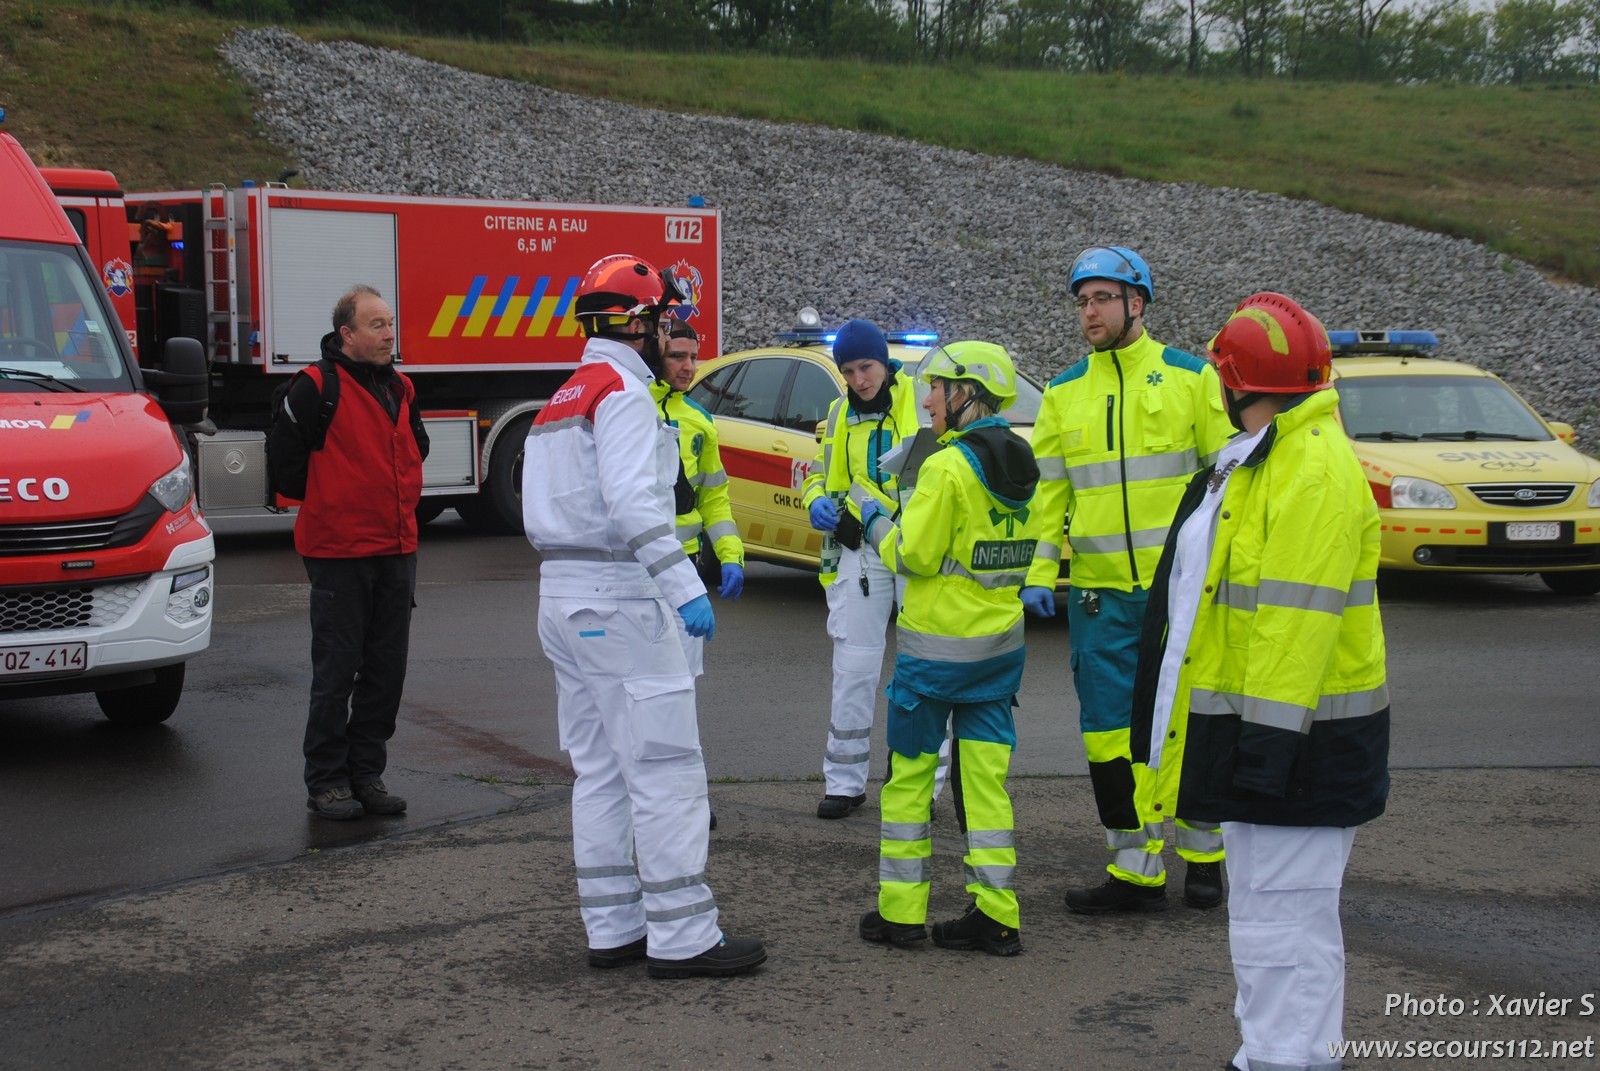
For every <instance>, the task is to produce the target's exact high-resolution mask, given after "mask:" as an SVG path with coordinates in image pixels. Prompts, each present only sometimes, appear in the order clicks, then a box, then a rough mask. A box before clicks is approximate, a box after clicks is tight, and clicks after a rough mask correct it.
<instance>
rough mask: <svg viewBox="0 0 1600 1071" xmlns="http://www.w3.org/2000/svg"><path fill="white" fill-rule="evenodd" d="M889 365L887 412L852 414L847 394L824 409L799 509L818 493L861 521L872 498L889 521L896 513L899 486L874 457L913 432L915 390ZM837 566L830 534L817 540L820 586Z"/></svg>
mask: <svg viewBox="0 0 1600 1071" xmlns="http://www.w3.org/2000/svg"><path fill="white" fill-rule="evenodd" d="M889 367H890V368H891V369H893V370H894V371H895V372H896V373H897V374H896V376H895V380H894V383H893V384H892V385H890V386H888V388H887V389H888V391H889V408H888V409H887V410H886V411H884V412H882V413H857V412H855V411H854V410H852V409H851V408H850V396H849V394H846V395H845V396H844V397H843V398H840V399H839V400H838V401H836V402H834V403H833V405H832V406H830V407H829V409H828V426H827V430H826V431H825V432H824V433H823V436H822V442H821V443H819V444H818V446H817V456H816V457H815V458H814V459H813V460H812V462H811V470H810V471H809V472H808V473H806V479H805V483H804V484H803V485H802V491H801V505H802V506H803V507H804V508H805V509H807V510H809V509H810V508H811V504H812V503H813V502H815V501H816V500H817V499H818V498H821V497H822V496H823V495H828V496H829V497H830V498H832V499H833V500H834V501H835V503H839V504H840V505H839V511H840V513H843V512H844V511H845V510H849V512H850V513H851V514H853V515H854V516H855V518H856V520H858V521H859V520H860V519H861V505H862V503H863V502H866V501H870V500H873V499H876V500H877V502H878V504H879V505H880V506H881V507H882V508H883V511H884V512H885V513H887V514H889V515H890V516H891V517H893V516H894V515H895V514H896V513H897V512H898V511H899V509H900V491H899V483H898V481H896V480H895V478H894V477H893V476H890V475H889V474H888V473H886V472H882V471H880V470H879V468H878V459H879V458H881V457H882V456H883V455H884V454H886V453H888V452H889V451H890V450H892V449H893V448H894V446H895V444H896V443H898V442H899V441H900V440H901V439H903V438H905V437H906V436H908V435H915V434H916V433H917V387H916V381H915V380H914V379H912V378H911V377H910V376H909V375H900V374H898V373H899V372H900V362H898V361H891V362H890V364H889ZM838 562H839V548H838V544H837V543H835V542H834V540H833V537H832V535H831V534H830V533H823V537H822V565H821V571H820V572H821V575H820V579H821V580H822V586H823V587H827V586H828V585H829V584H831V583H833V578H834V576H835V575H836V573H837V566H838Z"/></svg>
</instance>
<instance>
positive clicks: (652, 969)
mask: <svg viewBox="0 0 1600 1071" xmlns="http://www.w3.org/2000/svg"><path fill="white" fill-rule="evenodd" d="M766 961H767V950H766V949H765V948H764V947H762V945H761V941H760V940H759V939H758V938H755V937H728V936H724V937H723V938H722V940H720V941H718V942H717V943H716V944H714V945H712V946H711V947H710V948H708V949H706V950H705V951H704V952H702V953H700V954H699V955H698V956H691V957H689V958H688V959H656V957H654V956H650V957H649V959H648V961H647V962H646V963H645V972H646V973H647V974H649V975H650V977H652V978H694V977H698V976H705V975H710V976H719V975H729V974H744V973H745V972H746V971H752V970H755V969H756V968H757V967H759V966H761V964H763V963H765V962H766Z"/></svg>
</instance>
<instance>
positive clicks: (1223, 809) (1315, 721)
mask: <svg viewBox="0 0 1600 1071" xmlns="http://www.w3.org/2000/svg"><path fill="white" fill-rule="evenodd" d="M1337 405H1338V397H1337V395H1336V393H1335V392H1334V391H1333V390H1325V391H1319V392H1317V393H1316V394H1313V395H1311V396H1309V397H1308V398H1306V399H1305V400H1304V401H1302V402H1301V403H1299V404H1298V405H1296V406H1294V407H1293V408H1290V409H1287V410H1284V411H1283V412H1282V413H1280V414H1278V416H1277V417H1276V419H1275V420H1274V422H1273V427H1272V428H1271V429H1270V430H1269V431H1268V433H1267V434H1266V436H1264V437H1263V438H1262V441H1261V443H1260V444H1259V445H1258V446H1257V447H1256V449H1255V450H1254V451H1253V452H1252V454H1251V456H1250V457H1249V458H1248V459H1247V460H1246V461H1245V462H1244V463H1243V464H1241V465H1240V466H1239V467H1238V468H1237V469H1235V470H1234V471H1233V473H1232V475H1231V476H1230V478H1229V480H1228V484H1227V487H1226V488H1225V489H1224V491H1223V497H1222V504H1221V506H1220V508H1219V511H1218V513H1217V533H1216V541H1215V544H1214V546H1213V550H1212V554H1211V560H1210V562H1209V563H1208V565H1207V567H1206V572H1205V578H1204V581H1203V593H1202V595H1201V599H1200V609H1199V613H1198V615H1197V616H1196V618H1195V624H1194V632H1193V633H1192V635H1191V636H1190V639H1189V645H1188V648H1187V651H1186V657H1185V658H1184V666H1183V669H1182V672H1181V674H1180V676H1179V680H1178V690H1177V694H1176V697H1175V699H1174V703H1173V706H1174V711H1173V714H1174V719H1173V720H1174V723H1175V724H1178V723H1181V721H1180V719H1181V716H1182V715H1183V714H1188V725H1187V731H1186V736H1187V741H1186V743H1185V745H1184V749H1185V750H1184V754H1183V768H1182V775H1181V783H1180V787H1179V796H1178V810H1179V813H1180V814H1182V815H1184V817H1185V818H1188V819H1190V820H1202V821H1213V822H1220V821H1243V822H1256V823H1261V824H1267V825H1307V826H1310V825H1339V826H1343V825H1355V824H1358V823H1360V822H1365V821H1367V820H1369V819H1371V818H1373V817H1376V816H1377V815H1378V814H1381V813H1382V811H1383V807H1384V800H1385V798H1386V796H1387V793H1388V783H1389V778H1388V765H1387V759H1388V725H1389V722H1388V717H1389V713H1388V707H1389V693H1388V686H1387V683H1386V672H1385V664H1384V662H1385V650H1384V640H1383V622H1382V618H1381V615H1380V614H1379V612H1378V600H1377V575H1378V552H1379V520H1378V510H1377V506H1376V504H1375V503H1374V502H1373V499H1372V493H1371V491H1370V490H1369V489H1368V486H1367V481H1366V477H1365V475H1364V474H1363V472H1362V470H1361V465H1360V462H1358V461H1357V460H1356V457H1355V453H1354V451H1353V450H1352V449H1351V447H1350V443H1349V440H1348V439H1347V438H1346V437H1345V435H1344V431H1343V429H1342V428H1341V427H1340V426H1339V424H1338V421H1337V420H1336V419H1335V417H1334V410H1335V407H1336V406H1337ZM1208 475H1209V473H1207V472H1202V473H1201V474H1199V475H1198V476H1196V477H1195V479H1194V481H1193V483H1192V484H1191V486H1190V488H1189V491H1188V492H1187V493H1186V494H1185V496H1184V500H1183V503H1182V507H1181V508H1180V511H1179V514H1178V516H1177V517H1176V518H1175V519H1174V521H1173V530H1174V532H1176V531H1177V529H1178V528H1179V527H1181V525H1182V523H1183V520H1184V518H1186V517H1187V516H1188V514H1189V513H1190V512H1192V511H1193V509H1194V507H1195V505H1197V504H1198V502H1199V501H1200V499H1201V498H1202V497H1203V495H1204V487H1205V480H1206V477H1207V476H1208ZM1175 542H1176V539H1175V538H1174V540H1173V541H1172V543H1169V548H1168V553H1167V554H1165V555H1164V556H1163V558H1162V561H1161V568H1160V570H1159V571H1158V573H1157V576H1156V585H1155V588H1154V589H1153V590H1152V591H1151V596H1150V608H1149V611H1148V613H1147V614H1146V617H1145V625H1144V631H1143V635H1142V637H1141V642H1140V650H1139V671H1138V677H1137V680H1136V681H1135V690H1134V708H1133V731H1132V745H1133V756H1134V759H1135V760H1136V761H1146V760H1147V759H1148V757H1149V754H1150V747H1151V741H1150V739H1149V736H1150V726H1151V722H1152V720H1153V719H1152V713H1153V710H1152V705H1153V703H1154V699H1155V693H1156V681H1157V677H1158V676H1159V673H1160V668H1161V658H1162V648H1163V645H1164V643H1165V639H1166V636H1165V633H1166V606H1167V598H1166V584H1167V582H1168V576H1169V573H1170V570H1171V547H1172V545H1174V544H1175ZM1180 735H1184V734H1180ZM1165 763H1166V760H1165V759H1163V767H1164V766H1165Z"/></svg>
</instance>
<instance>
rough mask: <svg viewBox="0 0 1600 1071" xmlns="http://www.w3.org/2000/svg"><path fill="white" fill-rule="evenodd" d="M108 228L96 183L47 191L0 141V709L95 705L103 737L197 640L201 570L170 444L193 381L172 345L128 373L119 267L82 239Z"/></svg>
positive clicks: (204, 534)
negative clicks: (51, 699)
mask: <svg viewBox="0 0 1600 1071" xmlns="http://www.w3.org/2000/svg"><path fill="white" fill-rule="evenodd" d="M58 198H59V201H58ZM109 226H118V227H120V228H121V233H122V234H124V235H126V233H127V220H126V217H125V216H124V215H123V210H122V194H121V191H120V190H118V189H117V187H116V180H115V179H114V178H113V177H112V176H111V175H109V174H107V173H106V172H94V171H73V172H61V173H59V175H58V182H57V183H56V185H55V187H54V190H52V186H51V185H50V184H47V183H46V181H45V180H44V177H43V176H42V175H41V174H40V173H39V171H38V170H37V169H35V167H34V166H33V163H32V161H30V160H29V159H28V156H27V154H26V153H25V152H24V151H23V149H22V147H21V146H20V145H19V144H18V143H17V141H16V140H15V139H14V138H12V137H11V136H10V135H7V134H0V700H6V699H16V698H20V697H28V696H39V695H59V694H66V693H75V692H93V693H94V694H95V696H96V698H97V699H98V701H99V704H100V708H101V710H102V711H104V712H105V714H106V716H107V717H108V718H110V719H111V720H112V721H117V722H129V723H151V722H159V721H164V720H166V718H167V717H169V716H170V715H171V714H172V712H173V710H174V709H175V708H176V707H177V704H178V699H179V696H180V695H181V694H182V691H183V678H184V664H185V663H186V662H187V661H188V660H189V659H190V658H192V657H194V656H195V655H197V654H199V653H200V652H201V651H203V650H205V649H206V646H207V645H208V644H209V643H210V640H211V616H212V614H211V610H212V604H211V599H212V587H213V583H212V581H213V577H212V559H213V558H214V556H215V555H214V549H213V543H212V536H211V530H210V528H209V527H208V525H207V523H206V520H205V518H204V517H203V516H202V514H201V511H200V508H199V506H198V504H197V502H196V500H195V495H194V479H193V468H192V464H191V458H190V454H189V452H188V451H187V450H186V449H185V437H184V433H183V431H182V426H183V425H187V424H193V423H195V422H198V421H200V420H201V419H202V418H203V416H204V412H205V406H206V389H207V376H206V369H205V354H204V352H203V350H202V348H201V346H200V344H199V343H198V342H195V341H192V340H188V339H181V338H179V339H174V340H173V341H172V342H171V343H168V344H166V345H165V346H164V347H163V358H162V360H161V362H160V364H159V366H158V367H151V368H141V367H140V366H139V364H138V362H137V361H136V360H135V358H134V351H133V345H132V342H133V340H132V339H131V337H130V335H129V334H128V333H127V332H125V330H124V328H123V323H122V320H121V318H120V316H119V313H118V310H117V309H116V308H115V307H114V305H113V302H114V301H118V300H123V299H125V298H128V297H129V296H130V295H131V293H132V274H131V266H130V265H129V264H128V263H127V262H126V260H125V259H123V258H118V257H112V258H107V259H105V260H104V261H103V262H101V261H91V260H90V258H89V256H88V254H87V252H86V251H85V248H84V243H83V241H82V236H83V234H85V233H86V232H88V231H90V230H93V229H94V228H97V227H101V228H103V227H109ZM125 311H127V312H131V311H132V310H131V303H130V305H129V306H128V308H127V310H125ZM150 356H152V355H148V354H147V358H148V357H150ZM152 363H155V362H154V361H152ZM152 392H153V393H152Z"/></svg>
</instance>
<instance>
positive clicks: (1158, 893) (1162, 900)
mask: <svg viewBox="0 0 1600 1071" xmlns="http://www.w3.org/2000/svg"><path fill="white" fill-rule="evenodd" d="M1067 908H1068V910H1071V911H1076V912H1077V913H1078V914H1080V915H1103V914H1105V913H1107V912H1109V911H1165V910H1166V909H1167V890H1166V886H1164V885H1135V884H1134V883H1133V882H1131V881H1122V880H1120V879H1118V878H1110V877H1108V878H1106V881H1105V884H1104V885H1092V886H1090V887H1089V888H1086V889H1071V890H1068V892H1067Z"/></svg>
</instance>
